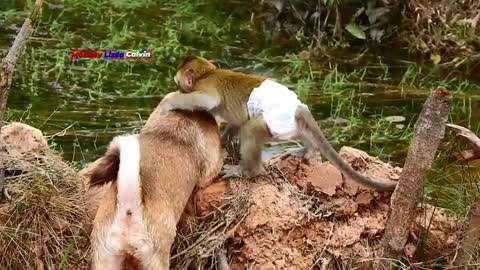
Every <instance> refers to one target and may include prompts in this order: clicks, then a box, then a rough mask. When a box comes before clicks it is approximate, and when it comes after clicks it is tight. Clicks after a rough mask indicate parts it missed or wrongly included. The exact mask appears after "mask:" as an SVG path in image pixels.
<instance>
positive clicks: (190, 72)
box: [183, 68, 195, 91]
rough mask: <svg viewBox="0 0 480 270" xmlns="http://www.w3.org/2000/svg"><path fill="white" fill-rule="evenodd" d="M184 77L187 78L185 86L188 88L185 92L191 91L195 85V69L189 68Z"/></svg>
mask: <svg viewBox="0 0 480 270" xmlns="http://www.w3.org/2000/svg"><path fill="white" fill-rule="evenodd" d="M183 75H184V76H185V86H186V88H187V89H185V90H188V91H191V90H192V88H193V85H194V84H195V73H194V72H193V69H191V68H189V69H187V70H185V72H184V73H183Z"/></svg>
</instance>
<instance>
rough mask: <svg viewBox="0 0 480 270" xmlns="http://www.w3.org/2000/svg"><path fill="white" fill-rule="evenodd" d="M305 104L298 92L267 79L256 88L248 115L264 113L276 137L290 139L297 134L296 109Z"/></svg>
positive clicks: (249, 101)
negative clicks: (299, 97)
mask: <svg viewBox="0 0 480 270" xmlns="http://www.w3.org/2000/svg"><path fill="white" fill-rule="evenodd" d="M298 106H304V107H306V108H308V107H307V106H306V105H305V104H303V103H302V102H301V101H300V100H299V99H298V97H297V94H295V92H293V91H292V90H290V89H288V88H287V87H286V86H284V85H282V84H279V83H277V82H274V81H271V80H265V81H264V82H263V83H262V84H261V85H260V86H259V87H257V88H254V89H253V91H252V93H251V94H250V97H249V98H248V102H247V109H248V115H249V116H250V118H252V117H253V116H255V115H258V114H262V115H263V119H264V120H265V122H266V123H267V126H268V129H269V130H270V133H271V134H272V136H273V138H274V139H277V140H288V139H291V138H292V137H293V136H295V133H296V132H295V131H296V123H295V111H296V110H297V107H298Z"/></svg>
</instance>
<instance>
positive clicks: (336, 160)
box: [295, 106, 397, 190]
mask: <svg viewBox="0 0 480 270" xmlns="http://www.w3.org/2000/svg"><path fill="white" fill-rule="evenodd" d="M295 118H296V121H297V123H299V124H300V125H305V128H304V130H305V132H308V131H311V132H308V133H309V134H306V135H307V136H309V137H311V138H310V139H311V140H312V141H313V142H314V143H315V146H317V147H318V148H319V149H320V151H321V152H322V154H323V155H325V157H327V158H328V160H330V162H332V163H333V165H335V167H337V168H338V169H339V170H340V171H341V172H342V173H344V174H345V175H347V176H348V177H350V178H351V179H353V180H355V181H356V182H358V183H360V184H362V185H364V186H366V187H369V188H375V189H379V190H394V189H395V187H396V186H397V183H396V182H390V183H387V182H379V181H375V180H372V179H370V178H368V177H366V176H363V175H361V174H360V173H358V172H357V171H355V170H354V169H353V168H352V167H350V165H348V164H347V163H346V162H345V161H343V159H342V158H341V157H340V155H338V153H337V151H335V149H333V147H332V146H331V145H330V143H329V142H328V140H327V138H325V135H323V132H322V130H321V129H320V128H319V127H318V125H317V123H316V122H315V119H314V118H313V116H312V114H311V113H310V111H309V110H308V109H307V108H303V107H300V106H299V107H298V109H297V112H296V115H295Z"/></svg>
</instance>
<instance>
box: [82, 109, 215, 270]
mask: <svg viewBox="0 0 480 270" xmlns="http://www.w3.org/2000/svg"><path fill="white" fill-rule="evenodd" d="M138 139H139V144H140V179H141V197H142V204H143V222H144V223H145V226H146V228H147V231H148V234H149V240H150V241H152V242H153V243H154V246H155V247H156V250H155V256H154V257H156V258H151V259H149V258H138V257H135V256H131V255H134V254H132V253H135V252H134V251H128V250H127V251H126V252H127V253H126V254H128V256H125V254H123V255H120V256H118V257H117V258H114V259H115V260H122V259H128V261H132V260H131V259H132V258H135V259H137V260H138V261H139V262H141V263H142V264H143V265H144V269H168V267H169V256H170V248H171V245H172V244H173V240H174V238H175V234H176V232H175V227H176V224H177V222H178V221H179V218H180V216H181V214H182V212H183V210H184V208H185V205H186V203H187V201H188V198H189V197H190V194H191V193H192V191H193V189H194V187H195V186H200V187H203V186H205V185H207V184H209V183H210V181H211V180H212V179H213V178H214V177H215V176H216V175H218V173H219V171H220V169H221V166H222V164H223V155H222V152H221V147H220V139H219V134H218V126H217V124H216V122H215V119H214V118H213V117H212V116H210V115H209V114H208V113H206V112H179V111H170V112H166V113H162V111H161V109H160V106H158V107H157V108H156V109H155V111H154V112H153V113H152V114H151V115H150V117H149V119H148V121H147V123H146V125H145V126H144V128H143V129H142V131H141V133H140V134H139V135H138ZM115 157H117V158H115ZM102 159H103V160H102V161H99V162H98V163H97V164H98V166H96V167H94V169H93V171H92V173H91V177H90V181H91V183H90V184H91V185H92V184H93V185H99V184H102V183H107V182H109V180H108V179H112V180H113V182H112V184H111V185H109V186H107V190H106V191H105V192H104V194H103V198H102V201H101V203H100V205H99V208H98V211H97V213H96V216H95V220H94V225H93V227H94V228H93V231H92V248H93V253H94V254H93V258H94V264H95V261H98V260H101V259H102V258H100V257H101V256H104V255H105V254H101V253H102V252H101V250H102V241H106V240H108V239H106V237H108V236H107V235H105V232H106V230H107V229H108V228H109V226H110V224H112V222H113V218H114V216H115V212H116V205H117V201H116V192H117V188H116V182H115V178H112V177H113V176H114V175H115V176H116V174H115V168H116V171H117V172H118V160H119V159H118V149H115V147H110V148H109V149H108V150H107V152H106V154H105V156H103V157H102ZM115 163H116V164H115ZM127 215H128V213H127ZM126 257H128V258H126ZM112 261H113V260H112ZM133 261H134V260H133ZM147 261H148V262H147ZM124 263H127V261H124ZM148 264H150V265H148ZM109 269H112V268H109Z"/></svg>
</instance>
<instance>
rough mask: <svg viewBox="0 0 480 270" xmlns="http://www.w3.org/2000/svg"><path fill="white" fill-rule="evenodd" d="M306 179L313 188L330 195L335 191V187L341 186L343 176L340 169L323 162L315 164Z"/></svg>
mask: <svg viewBox="0 0 480 270" xmlns="http://www.w3.org/2000/svg"><path fill="white" fill-rule="evenodd" d="M307 179H308V181H310V183H311V184H312V185H313V186H314V188H315V189H316V190H318V191H320V192H322V193H325V194H327V195H329V196H332V195H334V194H335V193H336V191H337V187H340V186H342V184H343V178H342V174H341V173H340V171H338V170H337V168H335V166H333V165H332V164H330V163H328V162H325V163H320V164H318V165H317V166H315V167H314V168H313V169H312V171H310V173H308V174H307Z"/></svg>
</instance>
